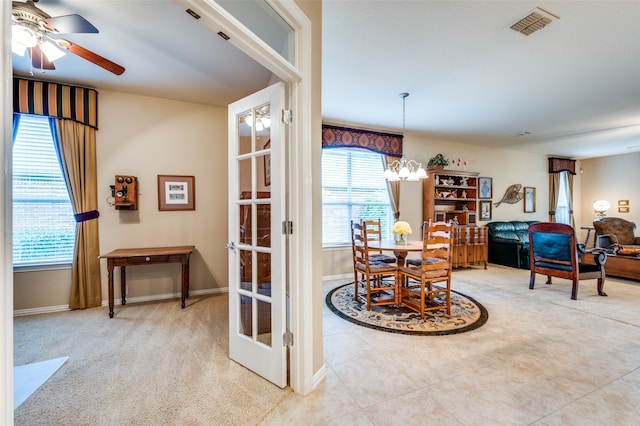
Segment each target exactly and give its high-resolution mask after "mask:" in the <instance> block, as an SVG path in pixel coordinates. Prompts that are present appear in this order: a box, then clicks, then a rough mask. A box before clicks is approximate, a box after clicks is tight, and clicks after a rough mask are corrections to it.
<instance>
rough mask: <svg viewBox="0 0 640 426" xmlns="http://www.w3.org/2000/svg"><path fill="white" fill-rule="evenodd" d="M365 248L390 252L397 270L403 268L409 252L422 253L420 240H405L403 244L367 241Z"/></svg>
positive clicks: (392, 241) (391, 241) (390, 241)
mask: <svg viewBox="0 0 640 426" xmlns="http://www.w3.org/2000/svg"><path fill="white" fill-rule="evenodd" d="M367 246H368V247H369V248H370V249H376V250H377V249H379V250H385V251H392V252H393V254H394V256H395V257H396V261H397V264H398V267H399V268H402V267H403V266H404V263H405V262H404V260H405V259H406V257H407V255H408V254H409V252H411V251H422V246H423V244H422V241H420V240H407V241H405V242H397V241H395V240H379V241H375V240H374V241H369V242H368V243H367Z"/></svg>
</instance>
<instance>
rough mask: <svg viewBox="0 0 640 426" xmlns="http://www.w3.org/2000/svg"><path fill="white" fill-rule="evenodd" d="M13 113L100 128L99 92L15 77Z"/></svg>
mask: <svg viewBox="0 0 640 426" xmlns="http://www.w3.org/2000/svg"><path fill="white" fill-rule="evenodd" d="M13 112H16V113H22V114H34V115H45V116H49V117H57V118H66V119H70V120H74V121H77V122H79V123H82V124H85V125H87V126H91V127H93V128H94V129H97V128H98V92H97V91H96V90H95V89H87V88H84V87H77V86H68V85H65V84H59V83H50V82H45V81H37V80H26V79H22V78H15V77H14V79H13Z"/></svg>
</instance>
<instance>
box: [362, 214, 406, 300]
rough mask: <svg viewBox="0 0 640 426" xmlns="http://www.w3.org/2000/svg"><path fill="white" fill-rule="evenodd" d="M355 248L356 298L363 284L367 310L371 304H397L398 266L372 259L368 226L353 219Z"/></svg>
mask: <svg viewBox="0 0 640 426" xmlns="http://www.w3.org/2000/svg"><path fill="white" fill-rule="evenodd" d="M351 235H352V241H353V243H352V248H353V277H354V286H355V287H354V298H355V299H357V298H358V288H359V286H360V285H363V286H364V288H365V289H366V290H367V310H368V311H370V310H371V306H381V305H397V304H398V303H399V300H400V293H399V292H398V279H397V278H398V277H397V271H398V267H397V266H396V265H395V264H391V263H384V262H374V261H372V260H371V259H370V250H369V247H368V239H367V227H366V226H364V225H363V224H362V223H361V222H354V221H351Z"/></svg>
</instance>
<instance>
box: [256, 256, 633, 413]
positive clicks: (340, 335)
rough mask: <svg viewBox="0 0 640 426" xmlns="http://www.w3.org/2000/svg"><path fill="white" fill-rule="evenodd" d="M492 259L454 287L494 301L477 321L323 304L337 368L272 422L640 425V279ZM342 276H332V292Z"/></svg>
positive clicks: (329, 360)
mask: <svg viewBox="0 0 640 426" xmlns="http://www.w3.org/2000/svg"><path fill="white" fill-rule="evenodd" d="M536 281H537V282H536V288H535V289H534V290H533V291H532V290H529V289H528V282H529V271H526V270H517V269H512V268H506V267H500V266H496V265H489V269H488V270H486V271H485V270H482V269H475V268H474V269H466V270H456V271H454V273H453V287H452V288H453V289H454V290H456V291H460V292H462V293H464V294H466V295H468V296H471V297H473V298H474V299H476V300H477V301H479V302H480V303H482V304H483V305H484V306H485V307H486V308H487V310H488V311H489V321H488V322H487V324H485V325H484V326H483V327H480V328H479V329H477V330H474V331H471V332H467V333H463V334H458V335H449V336H407V335H399V334H392V333H385V332H381V331H375V330H371V329H368V328H364V327H359V326H357V325H355V324H351V323H349V322H347V321H344V320H342V319H340V318H339V317H338V316H336V315H335V314H333V313H332V312H331V311H329V310H328V309H327V307H326V305H325V308H324V317H323V321H324V324H323V326H324V361H325V368H326V378H325V380H324V381H323V382H322V383H321V384H320V385H319V386H318V388H317V389H316V390H314V391H313V392H312V393H310V394H309V395H306V396H301V395H299V394H291V395H290V396H289V397H287V399H286V400H285V401H284V402H283V403H281V404H280V405H279V406H277V407H276V408H274V410H272V411H271V412H270V413H269V415H268V416H267V418H266V419H265V420H264V421H263V423H262V424H264V425H282V424H314V425H322V424H336V425H337V424H340V425H396V424H397V425H421V424H425V425H428V424H447V425H488V424H491V425H506V424H508V425H605V424H606V425H632V424H633V425H636V424H640V282H636V281H629V280H623V279H614V278H608V280H607V282H606V283H605V292H607V293H608V294H609V297H599V296H597V293H596V284H595V280H587V281H582V282H581V283H580V289H579V293H578V300H576V301H574V300H571V299H570V291H571V284H570V282H568V281H565V280H558V279H554V284H553V285H551V286H547V285H545V284H544V282H545V277H542V276H538V277H537V280H536ZM338 284H339V283H338V282H335V281H334V282H331V283H326V284H325V285H324V290H325V294H326V293H327V292H328V291H329V290H330V289H331V288H333V287H335V286H336V285H338Z"/></svg>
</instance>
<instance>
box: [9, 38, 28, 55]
mask: <svg viewBox="0 0 640 426" xmlns="http://www.w3.org/2000/svg"><path fill="white" fill-rule="evenodd" d="M11 51H12V52H13V53H15V54H16V55H20V56H24V54H25V53H26V52H27V46H25V45H24V44H20V43H18V42H16V41H14V42H13V43H11Z"/></svg>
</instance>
